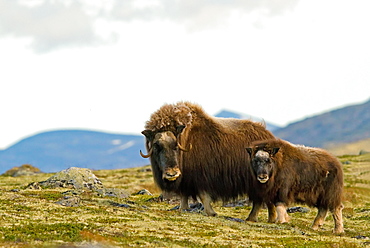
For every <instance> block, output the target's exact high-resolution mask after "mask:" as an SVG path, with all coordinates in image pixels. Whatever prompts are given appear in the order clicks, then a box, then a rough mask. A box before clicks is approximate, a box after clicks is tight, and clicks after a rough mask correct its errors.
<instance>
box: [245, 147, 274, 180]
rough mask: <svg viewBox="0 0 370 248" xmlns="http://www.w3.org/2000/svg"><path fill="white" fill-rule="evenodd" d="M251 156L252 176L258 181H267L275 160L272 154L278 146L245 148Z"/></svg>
mask: <svg viewBox="0 0 370 248" xmlns="http://www.w3.org/2000/svg"><path fill="white" fill-rule="evenodd" d="M246 149H247V152H248V153H249V155H250V157H251V166H252V171H253V173H254V176H255V177H256V179H257V180H258V181H259V182H260V183H267V182H268V180H269V179H270V178H271V175H272V173H273V170H274V167H275V162H274V159H273V157H274V155H275V154H276V153H277V152H278V151H279V148H270V149H269V148H266V147H264V148H260V147H258V146H257V147H255V148H246Z"/></svg>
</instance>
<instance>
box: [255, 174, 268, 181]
mask: <svg viewBox="0 0 370 248" xmlns="http://www.w3.org/2000/svg"><path fill="white" fill-rule="evenodd" d="M269 179H270V177H269V175H267V174H259V175H257V180H258V181H259V182H260V183H267V181H268V180H269Z"/></svg>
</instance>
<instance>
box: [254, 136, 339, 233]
mask: <svg viewBox="0 0 370 248" xmlns="http://www.w3.org/2000/svg"><path fill="white" fill-rule="evenodd" d="M247 151H248V153H249V154H250V155H251V159H252V162H251V166H250V170H251V171H250V174H249V175H251V176H252V178H251V179H250V182H252V187H253V188H255V189H256V190H255V191H254V192H251V194H250V199H251V200H252V201H253V202H254V206H253V209H252V211H251V213H250V216H249V217H248V219H250V220H257V214H258V210H259V208H260V205H261V203H262V202H265V203H268V202H272V203H273V204H275V205H276V207H277V210H278V221H279V222H287V220H286V219H285V218H287V215H286V212H285V207H286V206H288V205H289V204H291V203H293V202H298V203H305V204H307V205H308V206H311V207H317V208H318V210H319V211H318V214H317V217H316V219H315V221H314V223H313V226H312V227H313V229H318V228H319V227H320V226H321V225H322V224H323V221H324V218H325V216H326V213H327V211H328V210H330V211H331V212H332V213H333V216H334V221H335V228H334V232H336V233H341V232H343V223H342V213H341V211H342V208H343V207H342V195H343V170H342V165H341V163H340V162H339V161H338V159H336V158H335V157H334V156H332V155H330V154H329V153H327V152H326V151H325V150H322V149H319V148H311V147H305V146H296V145H293V144H291V143H289V142H286V141H283V140H279V139H272V140H264V141H258V142H254V143H252V146H251V148H247ZM255 205H256V206H255ZM279 211H280V213H279ZM270 215H271V216H273V215H274V213H270ZM269 219H270V218H269Z"/></svg>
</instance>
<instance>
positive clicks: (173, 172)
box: [163, 168, 181, 181]
mask: <svg viewBox="0 0 370 248" xmlns="http://www.w3.org/2000/svg"><path fill="white" fill-rule="evenodd" d="M180 175H181V171H180V169H178V168H170V169H166V170H165V172H164V173H163V179H167V180H169V181H175V180H176V179H177V178H178V177H179V176H180Z"/></svg>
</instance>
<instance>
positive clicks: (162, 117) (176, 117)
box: [145, 102, 201, 131]
mask: <svg viewBox="0 0 370 248" xmlns="http://www.w3.org/2000/svg"><path fill="white" fill-rule="evenodd" d="M194 108H196V109H201V107H200V106H198V105H196V104H192V103H190V102H178V103H176V104H165V105H163V106H162V107H161V108H159V109H158V110H157V111H156V112H154V113H153V114H152V115H151V117H150V119H149V120H148V121H147V122H146V124H145V129H148V130H152V131H163V130H169V131H172V130H173V129H176V127H177V126H179V125H185V126H187V127H190V126H191V124H192V121H193V114H192V113H193V111H194Z"/></svg>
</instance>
